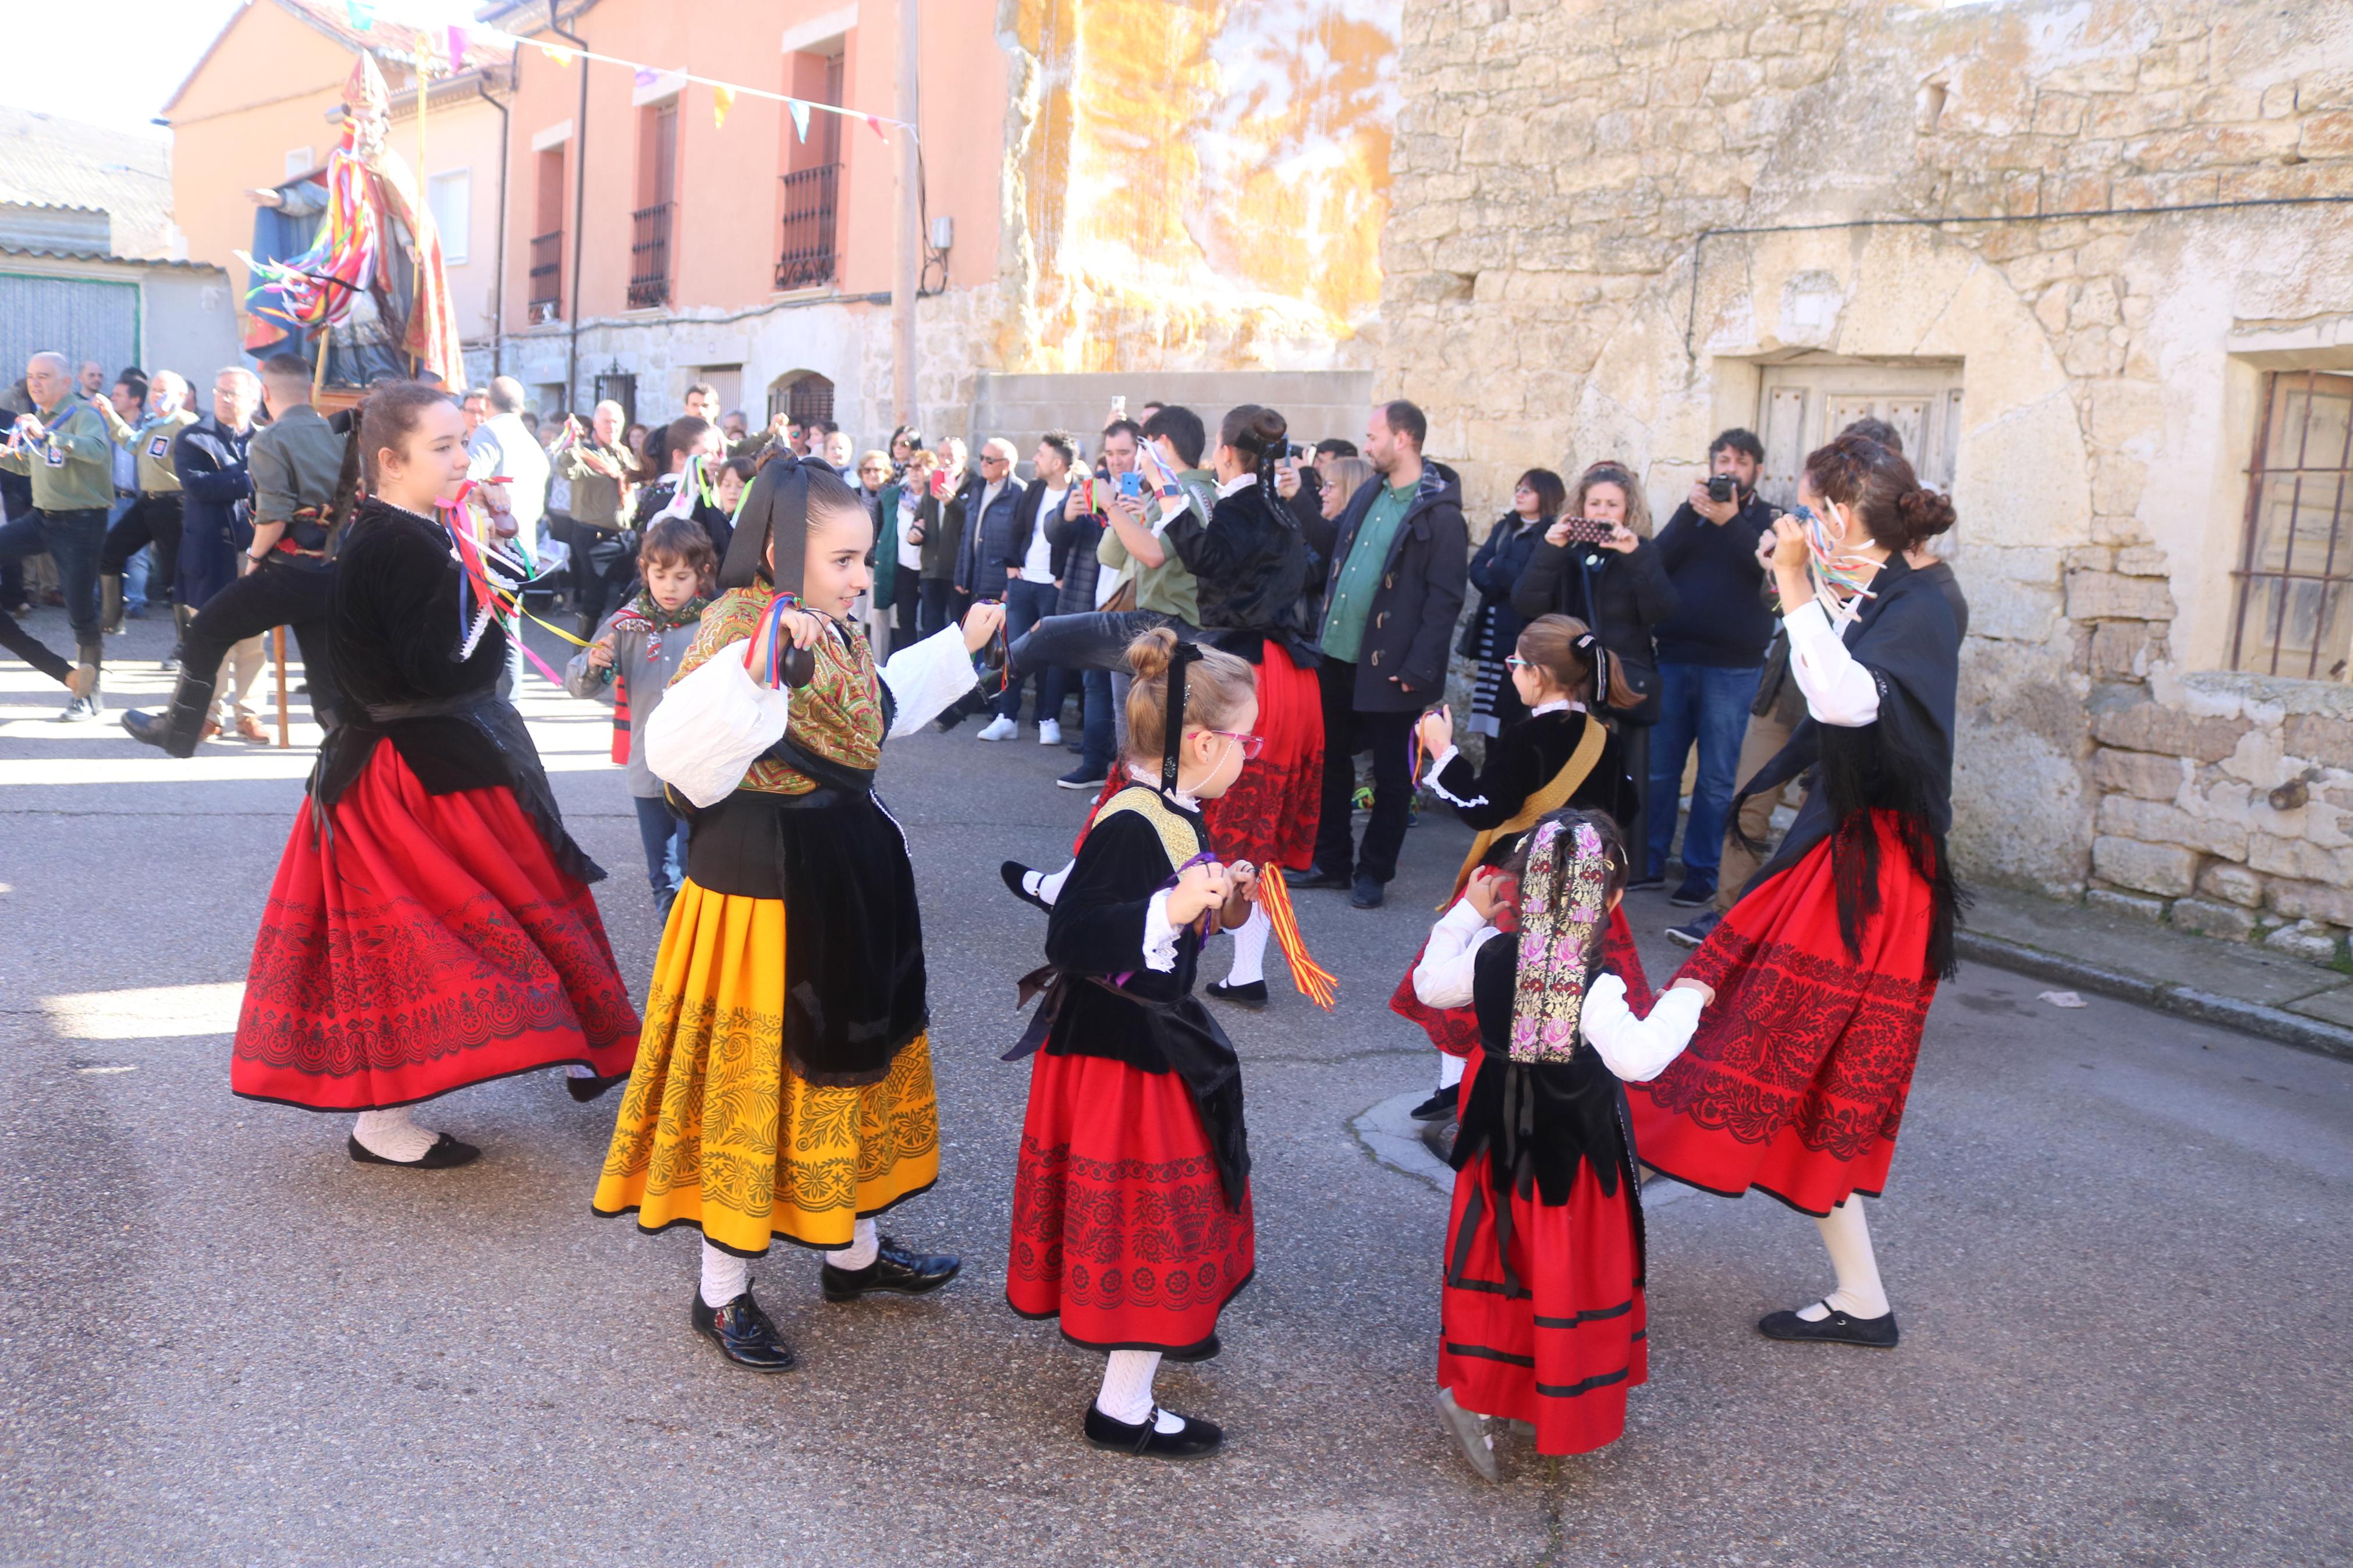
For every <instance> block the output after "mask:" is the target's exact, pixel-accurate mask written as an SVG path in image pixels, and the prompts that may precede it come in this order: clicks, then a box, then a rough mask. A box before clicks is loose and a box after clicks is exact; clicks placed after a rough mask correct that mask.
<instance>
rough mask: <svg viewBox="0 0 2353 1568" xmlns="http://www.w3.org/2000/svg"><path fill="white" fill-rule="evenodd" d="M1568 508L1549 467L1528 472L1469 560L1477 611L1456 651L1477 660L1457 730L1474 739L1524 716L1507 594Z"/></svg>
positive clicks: (1516, 635)
mask: <svg viewBox="0 0 2353 1568" xmlns="http://www.w3.org/2000/svg"><path fill="white" fill-rule="evenodd" d="M1567 504H1568V487H1567V485H1565V484H1563V483H1562V482H1561V478H1560V476H1559V475H1558V474H1556V473H1554V472H1553V471H1552V470H1551V469H1550V468H1530V469H1529V470H1528V471H1527V472H1526V473H1525V474H1522V475H1521V476H1520V478H1519V482H1518V483H1516V484H1514V486H1513V487H1512V510H1509V511H1507V512H1505V513H1504V515H1503V516H1502V517H1500V518H1498V519H1496V520H1495V525H1494V526H1493V528H1490V529H1489V530H1488V531H1487V537H1486V539H1485V540H1484V541H1483V542H1481V544H1480V546H1479V551H1478V553H1477V554H1475V555H1473V556H1472V557H1471V586H1472V587H1473V588H1476V589H1477V590H1478V591H1479V607H1478V608H1477V609H1476V610H1473V611H1472V613H1471V621H1470V624H1469V625H1468V626H1464V627H1463V628H1462V644H1461V650H1460V651H1461V654H1462V655H1463V657H1464V658H1475V659H1477V660H1478V661H1479V671H1478V674H1477V675H1476V676H1475V677H1473V678H1472V685H1471V718H1470V721H1469V722H1468V723H1466V724H1465V725H1464V726H1463V728H1465V729H1467V730H1468V731H1471V733H1472V734H1474V735H1501V734H1503V733H1504V731H1507V730H1509V729H1510V728H1511V727H1512V726H1513V725H1514V724H1515V723H1517V722H1519V721H1520V720H1522V719H1524V718H1525V717H1526V716H1527V711H1528V709H1527V704H1526V703H1525V702H1523V701H1522V700H1520V693H1519V689H1518V687H1517V686H1515V685H1514V683H1513V680H1512V677H1511V671H1510V670H1509V669H1508V668H1506V666H1507V665H1508V664H1509V663H1510V659H1509V658H1507V657H1506V656H1508V655H1509V654H1510V653H1511V651H1512V649H1513V647H1514V645H1516V644H1517V643H1518V642H1519V640H1520V628H1521V627H1522V626H1525V625H1526V624H1527V617H1526V616H1523V615H1521V614H1520V613H1519V611H1517V610H1515V609H1514V608H1513V607H1512V590H1513V589H1514V587H1517V586H1518V585H1519V581H1520V574H1521V573H1523V572H1525V571H1526V570H1527V567H1528V557H1529V555H1530V554H1532V553H1533V552H1535V547H1536V542H1537V541H1538V540H1541V539H1542V538H1543V537H1544V536H1545V533H1546V531H1547V530H1549V529H1550V528H1551V527H1552V525H1553V524H1554V523H1555V522H1556V521H1559V518H1560V515H1561V509H1562V508H1563V507H1565V506H1567Z"/></svg>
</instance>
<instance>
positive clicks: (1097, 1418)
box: [1086, 1405, 1226, 1459]
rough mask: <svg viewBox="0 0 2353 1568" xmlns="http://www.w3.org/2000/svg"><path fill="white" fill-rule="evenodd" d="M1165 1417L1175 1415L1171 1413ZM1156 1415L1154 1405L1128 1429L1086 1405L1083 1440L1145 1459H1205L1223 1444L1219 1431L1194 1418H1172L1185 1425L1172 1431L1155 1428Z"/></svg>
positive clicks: (1196, 1417)
mask: <svg viewBox="0 0 2353 1568" xmlns="http://www.w3.org/2000/svg"><path fill="white" fill-rule="evenodd" d="M1169 1414H1170V1415H1176V1412H1175V1411H1173V1410H1172V1411H1170V1412H1169ZM1159 1416H1160V1411H1159V1408H1158V1407H1157V1406H1155V1407H1154V1409H1153V1412H1152V1414H1151V1415H1147V1416H1145V1418H1144V1420H1143V1421H1142V1422H1141V1423H1139V1424H1138V1425H1135V1426H1129V1425H1128V1424H1127V1423H1126V1422H1124V1421H1114V1420H1113V1419H1112V1418H1111V1417H1110V1416H1108V1415H1104V1414H1103V1412H1102V1411H1100V1410H1098V1409H1096V1408H1095V1407H1094V1406H1093V1405H1088V1406H1087V1428H1086V1429H1087V1441H1088V1442H1090V1443H1092V1444H1093V1445H1094V1446H1095V1447H1098V1448H1110V1449H1113V1450H1114V1451H1116V1452H1119V1453H1124V1454H1134V1455H1136V1456H1138V1457H1139V1458H1146V1459H1206V1458H1208V1457H1209V1456H1210V1455H1212V1454H1214V1453H1216V1452H1217V1451H1218V1449H1219V1447H1221V1446H1223V1444H1224V1443H1225V1440H1226V1435H1225V1434H1224V1433H1223V1432H1220V1431H1219V1430H1218V1428H1217V1427H1216V1426H1212V1425H1211V1424H1210V1423H1208V1422H1207V1421H1204V1420H1202V1419H1201V1418H1200V1417H1198V1416H1197V1415H1178V1416H1176V1418H1177V1419H1178V1420H1180V1421H1182V1422H1184V1423H1185V1425H1184V1426H1180V1427H1178V1428H1177V1429H1176V1431H1174V1432H1163V1431H1160V1430H1159V1429H1158V1427H1157V1426H1156V1423H1157V1422H1158V1420H1159Z"/></svg>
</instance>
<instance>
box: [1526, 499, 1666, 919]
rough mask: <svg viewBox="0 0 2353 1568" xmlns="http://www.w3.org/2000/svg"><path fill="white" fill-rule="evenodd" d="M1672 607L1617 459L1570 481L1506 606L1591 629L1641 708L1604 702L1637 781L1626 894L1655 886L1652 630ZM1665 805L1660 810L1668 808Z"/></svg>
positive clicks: (1646, 510) (1643, 510)
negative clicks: (1638, 804) (1646, 851)
mask: <svg viewBox="0 0 2353 1568" xmlns="http://www.w3.org/2000/svg"><path fill="white" fill-rule="evenodd" d="M1678 603H1680V600H1679V597H1678V595H1676V593H1675V586H1674V584H1672V583H1671V582H1669V581H1668V580H1667V571H1666V566H1665V563H1663V562H1662V561H1661V559H1660V557H1659V552H1658V547H1657V546H1656V545H1654V544H1652V543H1651V507H1650V502H1649V500H1647V499H1646V498H1645V497H1644V496H1643V494H1642V487H1641V484H1640V483H1638V482H1637V481H1636V480H1635V478H1634V474H1633V470H1632V469H1630V468H1627V467H1626V466H1625V465H1624V464H1623V463H1617V462H1611V461H1609V460H1607V459H1604V460H1603V461H1601V462H1599V463H1596V464H1594V465H1593V466H1592V467H1591V468H1588V469H1586V470H1585V472H1584V473H1583V474H1581V475H1579V476H1578V477H1577V484H1576V486H1575V488H1574V489H1571V490H1570V491H1569V493H1568V500H1567V506H1566V508H1565V509H1564V510H1563V511H1562V513H1561V515H1560V517H1559V518H1558V519H1557V520H1556V521H1555V522H1554V523H1553V524H1552V526H1551V527H1549V528H1547V529H1546V530H1545V533H1544V537H1543V538H1542V539H1541V540H1539V541H1537V542H1536V543H1535V546H1534V547H1533V548H1532V549H1530V551H1529V552H1528V563H1527V566H1526V568H1525V570H1524V571H1523V572H1522V573H1521V574H1520V580H1519V582H1518V583H1517V584H1514V587H1513V589H1512V608H1513V609H1514V611H1516V612H1517V613H1518V614H1519V615H1520V616H1522V617H1523V618H1524V619H1526V620H1534V619H1535V618H1536V617H1537V616H1552V615H1559V616H1569V617H1571V618H1572V619H1575V620H1579V621H1583V622H1584V623H1585V624H1586V625H1587V626H1591V627H1592V628H1593V632H1594V635H1595V636H1596V637H1599V638H1600V639H1601V644H1602V646H1603V647H1607V648H1608V649H1609V651H1610V652H1611V653H1612V654H1615V655H1616V656H1617V657H1618V660H1619V662H1620V664H1621V665H1622V666H1623V667H1624V670H1625V676H1626V680H1627V683H1628V684H1629V685H1630V686H1631V687H1632V688H1633V689H1635V690H1636V691H1638V692H1640V693H1641V697H1642V700H1641V703H1640V704H1638V705H1636V706H1634V707H1630V708H1627V707H1620V706H1617V705H1615V704H1613V705H1612V716H1613V717H1615V718H1616V719H1618V720H1619V721H1620V728H1619V733H1620V736H1621V737H1622V738H1623V740H1624V742H1625V746H1626V766H1627V767H1628V769H1629V770H1630V772H1632V773H1633V775H1634V779H1635V782H1636V783H1637V784H1642V785H1643V800H1642V810H1641V813H1640V814H1639V815H1638V816H1637V817H1636V819H1635V820H1634V821H1632V822H1622V823H1620V824H1619V826H1620V827H1622V828H1623V829H1625V833H1626V847H1627V852H1628V854H1629V855H1630V857H1631V858H1632V860H1633V864H1632V866H1631V867H1630V868H1629V870H1628V873H1627V886H1628V887H1629V888H1645V887H1656V886H1658V885H1659V868H1657V867H1655V866H1646V865H1644V864H1642V858H1643V856H1642V846H1643V844H1644V842H1645V838H1646V819H1647V818H1648V816H1649V815H1650V812H1651V802H1650V798H1649V787H1648V781H1649V779H1650V776H1651V744H1650V741H1651V736H1650V727H1651V725H1652V724H1655V723H1657V722H1658V721H1659V659H1658V652H1657V649H1656V647H1655V645H1654V643H1653V642H1652V631H1653V628H1655V627H1656V626H1658V624H1659V623H1660V622H1661V621H1663V620H1665V619H1666V618H1667V617H1668V616H1672V615H1673V614H1674V613H1675V607H1676V605H1677V604H1678ZM1674 808H1675V807H1674V803H1673V802H1672V801H1669V802H1664V803H1662V805H1661V806H1660V809H1662V810H1665V811H1672V810H1673V809H1674Z"/></svg>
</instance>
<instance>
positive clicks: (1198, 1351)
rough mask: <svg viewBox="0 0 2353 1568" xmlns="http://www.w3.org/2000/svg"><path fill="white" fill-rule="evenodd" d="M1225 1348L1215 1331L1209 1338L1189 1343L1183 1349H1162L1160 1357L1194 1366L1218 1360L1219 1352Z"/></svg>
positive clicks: (1171, 1362) (1175, 1363)
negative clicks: (1192, 1343)
mask: <svg viewBox="0 0 2353 1568" xmlns="http://www.w3.org/2000/svg"><path fill="white" fill-rule="evenodd" d="M1225 1348H1226V1347H1225V1346H1223V1345H1221V1344H1219V1342H1218V1336H1217V1334H1216V1332H1215V1331H1212V1332H1211V1333H1210V1335H1209V1337H1208V1339H1206V1340H1203V1341H1202V1342H1200V1343H1199V1344H1198V1345H1187V1346H1186V1347H1185V1348H1184V1349H1183V1350H1181V1351H1162V1352H1160V1359H1161V1360H1162V1361H1164V1362H1167V1363H1170V1364H1171V1365H1174V1366H1192V1365H1195V1364H1196V1363H1200V1362H1205V1361H1215V1360H1217V1359H1218V1352H1219V1351H1221V1350H1224V1349H1225Z"/></svg>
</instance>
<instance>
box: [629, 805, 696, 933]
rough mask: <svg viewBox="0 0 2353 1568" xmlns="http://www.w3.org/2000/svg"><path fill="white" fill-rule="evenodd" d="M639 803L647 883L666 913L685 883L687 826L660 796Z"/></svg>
mask: <svg viewBox="0 0 2353 1568" xmlns="http://www.w3.org/2000/svg"><path fill="white" fill-rule="evenodd" d="M636 799H637V803H638V837H639V838H640V839H642V840H643V841H644V843H645V847H646V880H647V882H648V883H649V884H650V885H651V886H652V888H653V890H654V901H655V902H656V903H658V904H659V905H660V906H661V907H662V909H663V910H664V912H667V911H668V910H669V909H670V900H672V899H674V898H676V897H678V889H679V888H680V887H681V885H682V884H683V883H684V882H685V881H686V824H685V822H683V821H682V820H681V819H680V818H679V817H677V816H672V815H671V813H670V802H668V801H666V800H664V799H662V797H661V796H659V795H653V796H647V795H638V796H637V797H636Z"/></svg>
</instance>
